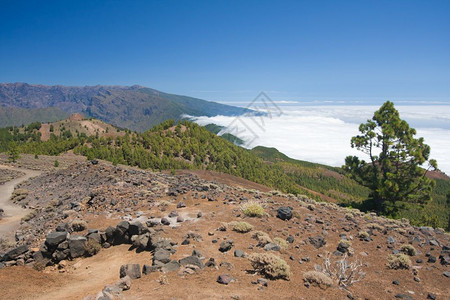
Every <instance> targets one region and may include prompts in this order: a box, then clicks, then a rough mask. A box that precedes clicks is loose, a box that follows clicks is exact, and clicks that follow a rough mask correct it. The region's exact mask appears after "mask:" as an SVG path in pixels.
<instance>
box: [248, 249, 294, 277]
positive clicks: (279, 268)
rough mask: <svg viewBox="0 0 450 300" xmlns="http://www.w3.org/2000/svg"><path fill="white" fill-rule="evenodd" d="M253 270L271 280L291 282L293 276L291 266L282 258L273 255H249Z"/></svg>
mask: <svg viewBox="0 0 450 300" xmlns="http://www.w3.org/2000/svg"><path fill="white" fill-rule="evenodd" d="M248 260H249V261H250V263H251V265H252V267H253V269H254V270H255V271H257V272H258V273H260V274H262V275H265V276H267V277H269V278H271V279H286V280H289V277H290V275H291V272H290V267H289V265H288V264H287V263H286V262H285V261H284V260H283V259H281V258H280V257H278V256H276V255H275V254H272V253H254V254H251V255H249V257H248Z"/></svg>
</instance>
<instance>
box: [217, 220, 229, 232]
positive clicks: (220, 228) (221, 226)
mask: <svg viewBox="0 0 450 300" xmlns="http://www.w3.org/2000/svg"><path fill="white" fill-rule="evenodd" d="M227 228H228V224H227V223H225V222H222V223H220V225H219V227H217V231H227Z"/></svg>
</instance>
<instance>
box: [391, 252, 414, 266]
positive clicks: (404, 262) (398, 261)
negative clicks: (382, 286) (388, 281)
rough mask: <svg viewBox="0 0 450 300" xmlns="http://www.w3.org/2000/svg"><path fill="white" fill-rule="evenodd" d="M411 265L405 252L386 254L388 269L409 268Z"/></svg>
mask: <svg viewBox="0 0 450 300" xmlns="http://www.w3.org/2000/svg"><path fill="white" fill-rule="evenodd" d="M411 265H412V264H411V260H410V259H409V257H408V256H407V255H405V254H390V255H389V256H388V263H387V267H388V268H389V269H394V270H397V269H409V268H410V267H411Z"/></svg>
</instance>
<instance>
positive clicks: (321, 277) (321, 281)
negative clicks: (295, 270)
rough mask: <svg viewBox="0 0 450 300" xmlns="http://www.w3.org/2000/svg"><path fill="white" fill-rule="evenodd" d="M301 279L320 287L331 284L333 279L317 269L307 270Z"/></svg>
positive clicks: (323, 287)
mask: <svg viewBox="0 0 450 300" xmlns="http://www.w3.org/2000/svg"><path fill="white" fill-rule="evenodd" d="M303 280H304V281H306V282H308V283H310V284H314V285H317V286H318V287H320V288H321V289H326V288H328V287H330V286H332V285H333V280H332V279H331V278H330V277H329V276H327V275H326V274H324V273H322V272H318V271H308V272H306V273H304V274H303Z"/></svg>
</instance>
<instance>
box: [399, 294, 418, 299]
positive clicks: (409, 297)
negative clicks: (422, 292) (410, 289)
mask: <svg viewBox="0 0 450 300" xmlns="http://www.w3.org/2000/svg"><path fill="white" fill-rule="evenodd" d="M395 298H397V299H405V300H414V298H412V297H411V296H410V295H407V294H396V295H395Z"/></svg>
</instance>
